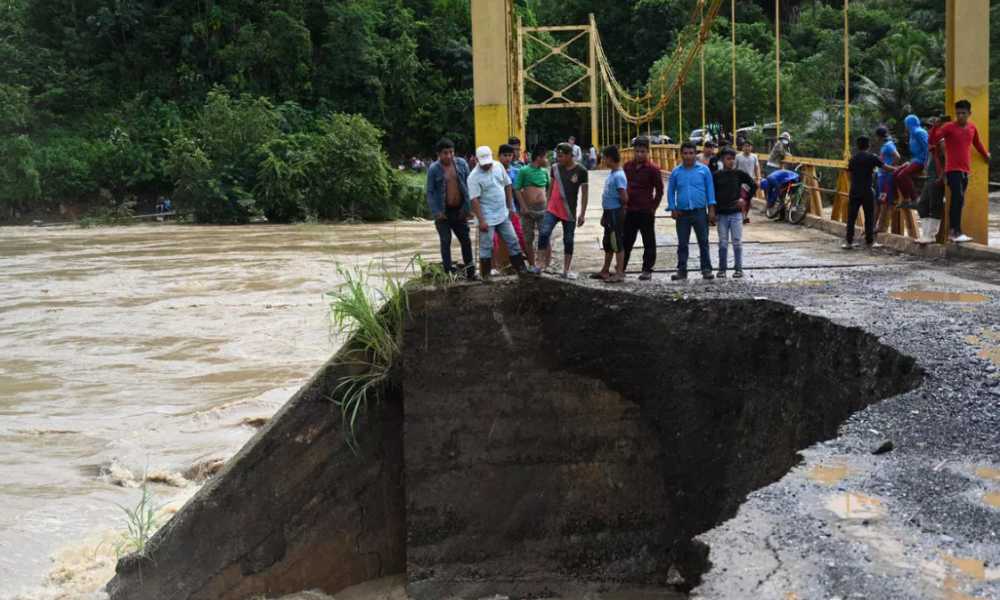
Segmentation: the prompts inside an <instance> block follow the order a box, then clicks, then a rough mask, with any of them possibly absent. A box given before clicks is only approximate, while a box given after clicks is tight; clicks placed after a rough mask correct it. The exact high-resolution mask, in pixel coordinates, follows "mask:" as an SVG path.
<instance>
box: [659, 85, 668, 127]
mask: <svg viewBox="0 0 1000 600" xmlns="http://www.w3.org/2000/svg"><path fill="white" fill-rule="evenodd" d="M660 100H661V101H662V100H663V79H660ZM660 133H661V134H663V137H666V135H667V111H665V110H661V111H660Z"/></svg>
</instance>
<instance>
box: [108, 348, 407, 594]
mask: <svg viewBox="0 0 1000 600" xmlns="http://www.w3.org/2000/svg"><path fill="white" fill-rule="evenodd" d="M347 372H348V369H347V368H346V367H344V366H335V365H334V361H331V362H330V363H328V364H327V365H325V366H324V367H323V368H321V369H320V371H319V372H318V373H317V374H316V375H315V376H314V377H313V378H312V379H311V380H310V381H309V382H308V383H307V384H306V385H305V386H303V387H302V389H301V390H299V392H298V393H297V394H295V396H293V397H292V399H291V400H289V402H288V403H287V404H286V405H285V406H284V407H283V408H282V409H281V411H279V412H278V413H277V414H276V415H275V416H274V418H272V419H271V421H270V422H269V423H268V425H267V426H265V427H264V429H262V430H261V431H260V432H258V433H257V435H256V436H254V438H253V439H251V440H250V442H248V443H247V445H246V446H245V447H244V448H243V449H242V450H241V451H240V452H239V454H237V455H236V456H235V457H234V458H233V459H232V460H230V461H229V463H228V464H227V465H226V467H225V468H224V469H223V471H222V472H221V473H220V474H219V475H217V476H216V477H215V478H213V479H212V480H211V481H210V482H209V483H208V484H206V485H205V487H204V488H202V489H201V490H200V491H199V492H198V494H197V495H196V496H195V497H194V498H192V499H191V500H190V501H189V502H188V503H187V504H185V505H184V507H183V508H182V509H181V510H180V512H178V513H177V515H175V516H174V518H173V519H172V520H171V521H170V522H169V523H168V525H167V526H165V527H164V529H162V530H161V531H160V532H159V533H158V534H157V535H156V536H155V538H154V540H153V543H154V546H153V547H154V549H153V551H152V552H151V554H150V555H149V556H148V557H147V558H137V557H128V558H126V559H123V560H122V561H120V562H119V563H118V567H117V575H116V576H115V578H114V579H113V580H112V581H111V582H110V584H109V585H108V591H109V592H110V595H111V599H112V600H246V599H247V598H251V597H255V596H265V595H267V596H270V597H278V596H281V595H284V594H290V593H293V592H298V591H301V590H305V589H321V590H325V591H327V592H329V593H335V592H337V591H340V590H341V589H343V588H345V587H348V586H351V585H355V584H358V583H362V582H364V581H368V580H371V579H375V578H377V577H382V576H386V575H390V574H394V573H401V572H403V571H404V570H405V548H404V541H405V517H404V514H405V513H404V504H403V503H404V498H403V490H404V487H403V453H402V450H403V447H402V402H401V399H400V393H399V390H398V389H387V390H384V398H383V399H382V401H381V402H379V403H377V404H376V405H375V407H374V409H373V410H372V411H371V412H370V413H369V416H368V418H365V419H363V422H362V423H361V424H360V425H359V426H358V431H357V439H358V443H359V450H358V453H357V454H356V453H355V451H354V450H353V449H352V448H351V447H349V445H348V444H347V442H346V440H347V438H346V436H345V432H344V429H343V426H342V425H341V420H340V414H339V411H338V410H337V409H336V407H335V406H334V405H333V404H332V403H331V401H330V398H331V397H332V396H333V395H334V393H335V390H336V387H337V382H338V380H339V379H340V377H341V376H342V375H344V374H345V373H347Z"/></svg>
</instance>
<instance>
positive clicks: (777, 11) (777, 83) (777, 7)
mask: <svg viewBox="0 0 1000 600" xmlns="http://www.w3.org/2000/svg"><path fill="white" fill-rule="evenodd" d="M774 99H775V100H774V101H775V114H776V116H777V122H776V124H775V132H776V133H775V135H777V136H778V137H779V138H780V137H781V0H774Z"/></svg>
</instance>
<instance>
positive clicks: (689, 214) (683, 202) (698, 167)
mask: <svg viewBox="0 0 1000 600" xmlns="http://www.w3.org/2000/svg"><path fill="white" fill-rule="evenodd" d="M696 156H697V149H696V148H695V145H694V144H693V143H691V142H684V143H683V144H681V160H682V161H683V162H682V163H681V164H680V165H679V166H678V167H677V168H676V169H674V170H673V172H671V173H670V182H669V184H668V185H667V212H669V213H670V216H671V218H673V220H674V221H677V272H676V273H674V274H673V275H671V277H670V278H671V279H673V280H674V281H678V280H681V279H687V262H688V242H689V241H690V240H691V230H692V229H694V235H695V237H696V238H697V239H698V252H699V253H700V254H701V257H700V258H701V276H702V277H703V278H704V279H715V275H714V274H713V273H712V255H711V253H710V251H709V249H708V225H709V223H711V224H712V225H715V184H714V183H713V181H712V172H711V171H710V170H709V169H708V167H706V166H705V165H703V164H701V163H699V162H698V161H697V160H696Z"/></svg>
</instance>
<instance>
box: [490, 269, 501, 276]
mask: <svg viewBox="0 0 1000 600" xmlns="http://www.w3.org/2000/svg"><path fill="white" fill-rule="evenodd" d="M490 275H492V276H493V277H496V276H498V275H500V271H497V270H496V269H490Z"/></svg>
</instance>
